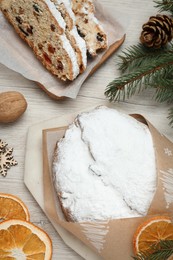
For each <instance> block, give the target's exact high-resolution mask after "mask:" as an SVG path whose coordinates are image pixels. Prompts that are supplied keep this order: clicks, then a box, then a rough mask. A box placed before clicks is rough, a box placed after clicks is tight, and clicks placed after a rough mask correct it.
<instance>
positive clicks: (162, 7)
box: [154, 0, 173, 14]
mask: <svg viewBox="0 0 173 260" xmlns="http://www.w3.org/2000/svg"><path fill="white" fill-rule="evenodd" d="M154 3H156V4H157V5H156V6H155V7H156V8H159V11H160V12H164V11H166V12H171V13H172V14H173V0H160V1H159V0H156V1H154Z"/></svg>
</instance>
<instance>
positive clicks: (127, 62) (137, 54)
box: [118, 44, 173, 73]
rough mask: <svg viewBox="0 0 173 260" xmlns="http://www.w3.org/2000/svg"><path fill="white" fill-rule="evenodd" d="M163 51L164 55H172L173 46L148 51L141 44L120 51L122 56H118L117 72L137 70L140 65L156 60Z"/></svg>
mask: <svg viewBox="0 0 173 260" xmlns="http://www.w3.org/2000/svg"><path fill="white" fill-rule="evenodd" d="M163 51H164V54H167V53H170V54H171V55H173V45H172V44H169V45H168V46H165V47H162V48H160V49H149V48H147V47H145V46H143V45H142V44H137V45H136V46H135V45H133V46H131V47H129V48H127V49H126V50H125V51H122V55H119V56H118V58H119V62H118V66H119V70H120V71H121V72H122V73H124V72H129V71H132V70H134V69H136V68H139V67H140V66H142V65H147V64H148V63H149V60H152V59H153V58H154V59H157V58H158V57H159V56H160V55H161V54H162V53H163Z"/></svg>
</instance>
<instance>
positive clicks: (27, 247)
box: [0, 219, 52, 260]
mask: <svg viewBox="0 0 173 260" xmlns="http://www.w3.org/2000/svg"><path fill="white" fill-rule="evenodd" d="M51 257H52V243H51V240H50V238H49V236H48V235H47V234H46V233H45V232H44V231H43V230H41V229H40V228H38V227H36V226H35V225H33V224H31V223H30V222H27V221H23V220H17V219H12V220H6V221H3V222H1V223H0V259H4V260H19V259H21V260H23V259H25V260H34V259H37V260H50V259H51Z"/></svg>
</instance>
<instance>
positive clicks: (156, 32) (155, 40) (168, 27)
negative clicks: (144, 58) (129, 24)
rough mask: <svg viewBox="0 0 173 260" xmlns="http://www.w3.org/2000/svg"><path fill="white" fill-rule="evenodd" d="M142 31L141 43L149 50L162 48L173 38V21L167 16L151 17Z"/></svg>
mask: <svg viewBox="0 0 173 260" xmlns="http://www.w3.org/2000/svg"><path fill="white" fill-rule="evenodd" d="M142 29H143V31H142V32H141V36H140V41H141V43H142V44H144V45H145V46H147V47H149V48H152V47H153V48H160V47H162V46H164V45H166V44H167V43H168V42H169V41H171V40H172V38H173V20H172V19H171V18H170V17H168V16H167V15H160V14H158V15H156V16H151V17H150V18H149V21H148V22H147V23H145V24H144V25H143V26H142Z"/></svg>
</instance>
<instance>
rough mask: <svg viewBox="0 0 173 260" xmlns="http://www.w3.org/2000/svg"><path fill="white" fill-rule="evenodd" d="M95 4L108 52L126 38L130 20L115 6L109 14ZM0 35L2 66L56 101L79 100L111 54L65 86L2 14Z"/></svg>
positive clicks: (100, 57) (92, 63)
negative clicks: (86, 83) (90, 77)
mask: <svg viewBox="0 0 173 260" xmlns="http://www.w3.org/2000/svg"><path fill="white" fill-rule="evenodd" d="M94 3H95V7H96V17H97V18H98V19H99V20H100V22H101V24H102V26H103V28H104V29H105V31H106V33H107V35H108V49H109V47H110V46H112V45H113V44H114V43H116V42H117V41H118V40H120V39H121V38H123V36H124V34H125V32H126V28H127V26H126V25H127V17H126V16H125V15H122V14H119V13H117V12H116V6H115V10H112V11H110V10H109V11H108V10H106V8H105V7H104V8H103V7H102V6H101V4H100V3H99V2H97V1H95V2H94ZM112 14H113V15H112ZM0 35H1V37H0V63H2V64H4V65H5V66H6V67H8V68H10V69H12V70H14V71H16V72H18V73H20V74H22V75H23V76H24V77H25V78H27V79H30V80H32V81H35V82H37V83H39V85H41V86H43V89H44V88H45V89H46V90H47V91H48V92H49V93H51V94H53V95H55V96H57V97H70V98H76V96H77V94H78V92H79V90H80V87H81V86H82V84H83V82H84V81H85V79H86V78H87V77H88V75H89V74H90V72H91V71H92V69H93V68H94V67H95V66H96V65H97V64H98V63H99V62H100V60H101V59H102V57H103V56H104V54H105V53H106V52H107V51H108V49H107V50H105V51H103V52H100V54H99V55H98V56H97V57H96V58H94V59H92V61H89V62H88V66H87V69H86V70H85V72H84V73H83V74H81V75H79V76H78V77H77V78H76V79H75V80H74V81H73V82H66V83H64V82H63V81H61V80H59V79H57V78H56V77H55V76H53V75H51V73H50V72H48V71H47V70H46V69H45V68H44V67H43V65H42V64H41V63H40V61H38V60H37V58H36V57H35V55H34V53H33V52H32V50H31V48H29V47H28V45H27V44H26V43H25V42H23V40H21V39H20V37H19V36H18V35H17V34H16V32H15V31H14V29H13V27H12V26H11V25H10V24H9V23H8V22H7V21H6V19H5V18H4V16H3V14H2V13H0Z"/></svg>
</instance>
